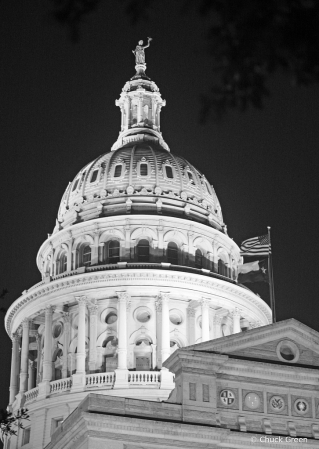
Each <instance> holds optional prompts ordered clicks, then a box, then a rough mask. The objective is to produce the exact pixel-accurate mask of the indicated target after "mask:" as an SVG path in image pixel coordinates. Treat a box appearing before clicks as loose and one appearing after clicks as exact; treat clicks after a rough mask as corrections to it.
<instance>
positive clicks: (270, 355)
mask: <svg viewBox="0 0 319 449" xmlns="http://www.w3.org/2000/svg"><path fill="white" fill-rule="evenodd" d="M188 348H189V349H192V350H195V351H203V352H214V353H216V352H218V353H221V354H229V355H232V356H235V357H236V356H237V357H239V358H241V357H243V358H247V359H259V360H264V361H267V360H269V361H277V362H281V363H287V364H298V365H307V366H319V332H317V331H315V330H313V329H311V328H310V327H308V326H306V325H305V324H303V323H301V322H299V321H297V320H295V319H290V320H285V321H280V322H278V323H274V324H269V325H267V326H262V327H259V328H256V329H251V330H248V331H245V332H241V333H239V334H234V335H230V336H227V337H222V338H218V339H216V340H210V341H207V342H204V343H199V344H197V345H193V346H189V347H188Z"/></svg>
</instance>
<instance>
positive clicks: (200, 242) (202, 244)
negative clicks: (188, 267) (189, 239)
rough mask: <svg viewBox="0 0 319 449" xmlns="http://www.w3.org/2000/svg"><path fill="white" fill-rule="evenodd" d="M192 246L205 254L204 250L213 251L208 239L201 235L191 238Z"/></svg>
mask: <svg viewBox="0 0 319 449" xmlns="http://www.w3.org/2000/svg"><path fill="white" fill-rule="evenodd" d="M193 246H195V247H196V248H199V249H200V250H201V251H202V252H203V254H206V252H213V245H212V244H211V242H210V241H209V240H208V239H205V238H203V237H199V236H198V237H195V238H194V240H193Z"/></svg>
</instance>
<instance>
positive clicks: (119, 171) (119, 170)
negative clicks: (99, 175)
mask: <svg viewBox="0 0 319 449" xmlns="http://www.w3.org/2000/svg"><path fill="white" fill-rule="evenodd" d="M122 167H123V166H122V164H117V165H116V166H115V169H114V178H120V177H121V175H122Z"/></svg>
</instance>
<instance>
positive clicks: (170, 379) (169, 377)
mask: <svg viewBox="0 0 319 449" xmlns="http://www.w3.org/2000/svg"><path fill="white" fill-rule="evenodd" d="M160 388H161V389H163V388H164V389H167V390H172V389H173V388H175V382H174V374H173V373H171V372H170V371H169V370H168V369H167V368H162V369H161V387H160Z"/></svg>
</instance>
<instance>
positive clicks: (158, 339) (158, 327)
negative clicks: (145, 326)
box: [155, 299, 162, 368]
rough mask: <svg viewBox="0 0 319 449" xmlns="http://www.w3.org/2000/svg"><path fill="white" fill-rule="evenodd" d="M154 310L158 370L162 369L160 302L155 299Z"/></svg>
mask: <svg viewBox="0 0 319 449" xmlns="http://www.w3.org/2000/svg"><path fill="white" fill-rule="evenodd" d="M155 308H156V342H157V351H156V352H157V354H156V364H157V367H158V368H161V367H162V356H161V349H162V302H161V301H160V299H157V301H156V302H155Z"/></svg>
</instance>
